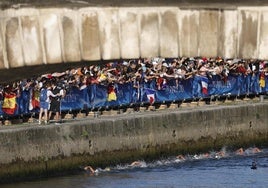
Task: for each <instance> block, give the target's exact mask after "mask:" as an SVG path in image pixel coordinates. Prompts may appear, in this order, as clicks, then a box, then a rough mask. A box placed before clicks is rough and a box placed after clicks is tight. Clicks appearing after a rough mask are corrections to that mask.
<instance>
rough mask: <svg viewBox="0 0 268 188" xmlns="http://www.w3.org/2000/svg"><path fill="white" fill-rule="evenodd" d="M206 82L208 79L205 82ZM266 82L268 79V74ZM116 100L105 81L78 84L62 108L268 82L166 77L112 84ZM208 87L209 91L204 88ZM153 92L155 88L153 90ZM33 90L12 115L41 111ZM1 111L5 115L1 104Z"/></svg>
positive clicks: (175, 97)
mask: <svg viewBox="0 0 268 188" xmlns="http://www.w3.org/2000/svg"><path fill="white" fill-rule="evenodd" d="M205 82H207V83H205ZM265 83H268V79H267V76H266V77H265ZM113 87H114V91H115V94H116V100H112V101H108V100H107V98H108V89H107V86H106V85H101V84H93V85H89V86H87V87H86V88H84V89H83V90H80V89H79V88H77V87H73V88H71V89H69V91H68V92H67V94H66V96H65V97H64V98H63V99H62V102H61V110H62V111H74V110H83V109H95V108H101V107H105V108H106V107H116V106H122V105H130V104H140V103H147V102H149V100H150V99H149V98H148V96H147V93H148V92H146V90H148V89H150V90H152V91H154V93H153V95H154V96H153V97H154V102H157V103H162V102H169V101H180V100H189V99H196V98H206V97H210V96H215V95H217V96H226V95H236V96H239V95H250V94H259V93H266V92H267V91H268V84H265V87H264V88H261V87H260V85H259V76H258V75H254V76H252V75H247V76H245V75H237V76H228V79H227V80H226V81H225V82H224V81H223V80H222V79H221V77H220V76H212V77H209V79H206V80H204V79H203V78H202V77H201V76H195V77H193V78H190V79H187V80H176V79H170V80H167V83H166V85H165V87H162V88H161V90H158V88H157V87H156V81H155V80H152V81H150V82H144V83H140V88H135V87H133V83H124V84H119V83H115V84H114V85H113ZM204 89H205V90H207V93H206V92H204V91H205V90H204ZM151 94H152V92H151ZM30 96H31V93H30V91H24V92H22V94H21V95H20V97H17V98H16V103H17V109H16V111H15V113H14V114H13V115H21V114H29V113H32V112H38V111H39V109H38V108H33V109H32V108H29V106H30V103H31V100H30V98H31V97H30ZM0 115H1V116H6V115H7V114H5V113H4V112H3V110H2V104H1V106H0Z"/></svg>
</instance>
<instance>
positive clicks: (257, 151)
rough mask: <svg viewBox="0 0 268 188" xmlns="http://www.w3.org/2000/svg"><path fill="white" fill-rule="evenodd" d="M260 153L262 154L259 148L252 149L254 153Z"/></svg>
mask: <svg viewBox="0 0 268 188" xmlns="http://www.w3.org/2000/svg"><path fill="white" fill-rule="evenodd" d="M260 152H261V150H260V149H259V148H257V147H255V148H252V153H260Z"/></svg>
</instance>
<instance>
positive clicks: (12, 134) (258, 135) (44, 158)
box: [0, 102, 268, 182]
mask: <svg viewBox="0 0 268 188" xmlns="http://www.w3.org/2000/svg"><path fill="white" fill-rule="evenodd" d="M267 114H268V103H266V102H264V103H249V104H240V105H222V106H209V107H197V108H179V109H175V110H163V111H154V112H145V113H131V114H123V115H117V116H112V117H108V116H107V117H101V118H92V119H87V120H81V121H80V120H77V121H73V122H66V123H64V124H62V125H60V126H58V125H54V124H50V125H48V126H23V125H22V126H16V127H10V128H6V127H5V128H1V129H0V164H1V165H0V177H1V178H0V180H1V182H5V181H14V180H17V179H20V178H25V177H32V178H33V177H36V176H37V177H39V176H44V175H53V174H62V173H63V172H67V171H71V170H75V169H77V168H78V167H79V166H83V165H88V164H90V165H93V166H95V167H97V166H99V167H100V166H106V165H112V164H119V163H123V162H130V161H132V160H137V159H150V158H151V159H153V158H156V157H160V156H165V155H177V154H179V153H198V152H204V151H211V150H213V149H220V148H221V147H223V146H227V147H234V148H235V147H240V146H243V147H246V146H250V145H251V146H252V145H264V144H265V143H267V141H268V126H267V122H268V116H267Z"/></svg>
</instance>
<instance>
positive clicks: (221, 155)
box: [215, 151, 225, 159]
mask: <svg viewBox="0 0 268 188" xmlns="http://www.w3.org/2000/svg"><path fill="white" fill-rule="evenodd" d="M222 157H225V152H224V151H219V152H217V153H216V155H215V158H216V159H219V158H222Z"/></svg>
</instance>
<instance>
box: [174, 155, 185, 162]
mask: <svg viewBox="0 0 268 188" xmlns="http://www.w3.org/2000/svg"><path fill="white" fill-rule="evenodd" d="M176 158H177V159H179V160H182V161H185V157H183V155H178V156H177V157H176Z"/></svg>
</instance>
